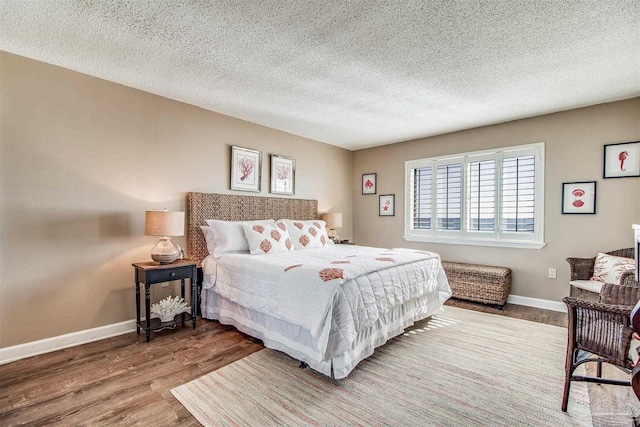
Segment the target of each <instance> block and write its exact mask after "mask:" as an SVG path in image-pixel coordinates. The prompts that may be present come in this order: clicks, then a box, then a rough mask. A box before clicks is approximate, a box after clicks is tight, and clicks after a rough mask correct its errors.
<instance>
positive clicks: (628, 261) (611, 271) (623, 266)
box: [591, 252, 635, 284]
mask: <svg viewBox="0 0 640 427" xmlns="http://www.w3.org/2000/svg"><path fill="white" fill-rule="evenodd" d="M634 268H635V261H634V260H633V258H625V257H619V256H613V255H608V254H605V253H603V252H598V255H597V256H596V262H595V264H594V266H593V277H592V278H591V280H597V281H598V282H604V283H616V284H619V283H620V279H621V278H622V273H624V272H625V271H627V270H633V269H634Z"/></svg>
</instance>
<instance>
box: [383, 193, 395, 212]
mask: <svg viewBox="0 0 640 427" xmlns="http://www.w3.org/2000/svg"><path fill="white" fill-rule="evenodd" d="M395 214H396V195H395V194H383V195H381V196H380V212H379V215H380V216H394V215H395Z"/></svg>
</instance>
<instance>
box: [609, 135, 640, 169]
mask: <svg viewBox="0 0 640 427" xmlns="http://www.w3.org/2000/svg"><path fill="white" fill-rule="evenodd" d="M635 176H640V141H635V142H623V143H621V144H608V145H605V146H604V173H603V177H604V178H628V177H635Z"/></svg>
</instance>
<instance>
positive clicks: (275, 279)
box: [205, 245, 451, 356]
mask: <svg viewBox="0 0 640 427" xmlns="http://www.w3.org/2000/svg"><path fill="white" fill-rule="evenodd" d="M211 273H215V275H210V279H211V278H212V277H215V285H214V287H213V290H214V291H215V292H216V293H217V294H219V295H221V296H223V297H224V298H227V299H229V300H231V301H233V302H235V303H237V304H239V305H242V306H244V307H247V308H250V309H252V310H255V311H258V312H261V313H265V314H268V315H270V316H273V317H276V318H278V319H282V320H285V321H287V322H290V323H292V324H295V325H298V326H301V327H303V328H305V329H307V330H308V331H310V333H311V335H312V336H314V337H317V338H319V339H318V345H319V347H320V348H318V349H317V351H318V352H319V353H320V354H324V355H325V356H330V355H328V354H326V351H325V350H326V344H327V340H328V337H329V333H330V328H331V325H332V323H333V324H334V325H337V326H338V328H339V329H340V330H341V334H342V335H343V338H344V342H345V344H346V345H348V344H349V341H350V339H352V338H353V337H355V335H356V334H357V333H358V332H359V331H361V330H363V329H364V328H367V327H370V326H371V325H373V324H374V323H375V322H376V320H377V319H378V318H379V317H380V316H381V315H382V314H384V313H386V312H387V311H388V310H389V309H391V308H392V307H395V306H397V305H400V304H404V303H405V302H407V301H409V300H412V299H415V298H418V297H421V296H423V295H425V294H427V293H434V292H439V293H440V296H439V298H440V300H441V302H444V301H445V300H446V299H447V298H449V296H450V295H451V291H450V288H449V284H448V282H447V278H446V276H445V274H444V270H443V269H442V266H441V264H440V257H439V255H437V254H434V253H431V252H426V251H417V250H409V249H379V248H369V247H362V246H353V245H335V246H334V245H332V246H330V247H327V248H322V249H309V250H298V251H292V252H287V253H277V254H270V255H247V254H228V255H225V256H223V257H221V258H220V259H218V260H217V265H213V266H212V265H206V266H205V274H211ZM212 284H213V283H209V286H211V285H212Z"/></svg>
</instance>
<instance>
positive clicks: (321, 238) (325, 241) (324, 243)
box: [320, 234, 327, 246]
mask: <svg viewBox="0 0 640 427" xmlns="http://www.w3.org/2000/svg"><path fill="white" fill-rule="evenodd" d="M320 243H322V246H327V239H325V237H324V234H323V235H322V236H320Z"/></svg>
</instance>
